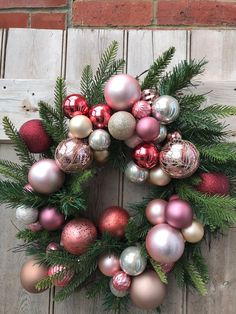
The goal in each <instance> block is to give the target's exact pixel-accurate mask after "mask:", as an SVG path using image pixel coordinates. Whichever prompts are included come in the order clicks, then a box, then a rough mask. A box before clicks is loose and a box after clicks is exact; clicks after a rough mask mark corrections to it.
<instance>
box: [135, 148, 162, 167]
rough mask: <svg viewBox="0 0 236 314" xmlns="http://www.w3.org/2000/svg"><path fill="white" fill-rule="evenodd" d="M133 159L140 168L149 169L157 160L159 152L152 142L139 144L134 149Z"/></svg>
mask: <svg viewBox="0 0 236 314" xmlns="http://www.w3.org/2000/svg"><path fill="white" fill-rule="evenodd" d="M133 159H134V162H135V163H136V164H137V165H138V166H139V167H140V168H144V169H151V168H153V167H155V166H156V165H157V163H158V161H159V152H158V150H157V148H156V146H155V145H154V144H152V143H146V144H140V145H138V146H137V147H135V149H134V152H133Z"/></svg>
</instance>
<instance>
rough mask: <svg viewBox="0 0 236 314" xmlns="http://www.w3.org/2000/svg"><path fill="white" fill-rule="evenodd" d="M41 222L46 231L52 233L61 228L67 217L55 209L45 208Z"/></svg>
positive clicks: (41, 213) (40, 218) (40, 216)
mask: <svg viewBox="0 0 236 314" xmlns="http://www.w3.org/2000/svg"><path fill="white" fill-rule="evenodd" d="M39 222H40V223H41V225H42V226H43V228H44V229H46V230H49V231H52V230H57V229H59V228H61V226H62V225H63V223H64V222H65V217H64V215H63V214H62V213H60V212H59V211H58V210H57V209H56V208H55V207H45V208H44V209H43V210H41V212H40V215H39Z"/></svg>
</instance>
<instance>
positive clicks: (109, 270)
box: [98, 253, 120, 277]
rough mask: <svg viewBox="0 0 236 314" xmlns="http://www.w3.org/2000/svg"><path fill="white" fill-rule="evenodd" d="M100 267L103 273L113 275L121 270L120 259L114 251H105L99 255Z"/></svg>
mask: <svg viewBox="0 0 236 314" xmlns="http://www.w3.org/2000/svg"><path fill="white" fill-rule="evenodd" d="M98 268H99V270H100V272H101V273H102V274H103V275H105V276H109V277H112V276H114V275H115V273H117V272H118V271H119V270H120V259H119V257H118V256H117V255H116V254H114V253H110V254H109V253H104V254H102V255H100V256H99V259H98Z"/></svg>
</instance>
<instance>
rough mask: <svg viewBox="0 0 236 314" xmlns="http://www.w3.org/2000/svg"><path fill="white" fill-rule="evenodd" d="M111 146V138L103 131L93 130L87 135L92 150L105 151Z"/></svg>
mask: <svg viewBox="0 0 236 314" xmlns="http://www.w3.org/2000/svg"><path fill="white" fill-rule="evenodd" d="M110 144H111V137H110V135H109V133H108V132H107V131H105V130H99V129H98V130H95V131H93V132H92V133H91V134H90V135H89V146H90V147H91V148H92V149H94V150H106V149H107V148H108V147H109V146H110Z"/></svg>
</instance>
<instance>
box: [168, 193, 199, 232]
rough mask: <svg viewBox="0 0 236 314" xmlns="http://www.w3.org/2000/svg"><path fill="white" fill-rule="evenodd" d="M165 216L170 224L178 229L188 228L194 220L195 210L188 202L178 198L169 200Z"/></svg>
mask: <svg viewBox="0 0 236 314" xmlns="http://www.w3.org/2000/svg"><path fill="white" fill-rule="evenodd" d="M165 217H166V221H167V223H168V224H169V225H170V226H172V227H174V228H177V229H182V228H187V227H189V226H190V225H191V223H192V221H193V210H192V208H191V206H190V204H189V203H188V202H186V201H183V200H181V199H176V200H173V201H169V202H168V204H167V206H166V211H165Z"/></svg>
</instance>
